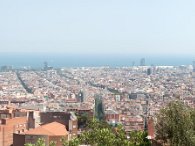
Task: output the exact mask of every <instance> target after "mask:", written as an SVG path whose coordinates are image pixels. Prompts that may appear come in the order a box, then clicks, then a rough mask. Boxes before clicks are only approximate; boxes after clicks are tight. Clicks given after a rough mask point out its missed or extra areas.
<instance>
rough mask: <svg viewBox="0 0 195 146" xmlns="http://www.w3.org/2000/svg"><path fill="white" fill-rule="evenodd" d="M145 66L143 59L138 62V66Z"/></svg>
mask: <svg viewBox="0 0 195 146" xmlns="http://www.w3.org/2000/svg"><path fill="white" fill-rule="evenodd" d="M145 65H146V63H145V58H142V59H141V60H140V66H145Z"/></svg>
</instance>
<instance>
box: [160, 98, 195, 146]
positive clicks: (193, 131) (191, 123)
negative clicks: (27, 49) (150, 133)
mask: <svg viewBox="0 0 195 146" xmlns="http://www.w3.org/2000/svg"><path fill="white" fill-rule="evenodd" d="M156 139H157V140H161V141H162V142H163V143H167V144H169V145H170V146H195V110H194V109H193V108H190V107H188V106H186V105H184V104H183V103H182V102H180V101H174V102H170V103H169V104H168V105H167V106H166V107H165V108H163V109H161V110H160V112H159V114H158V115H157V123H156Z"/></svg>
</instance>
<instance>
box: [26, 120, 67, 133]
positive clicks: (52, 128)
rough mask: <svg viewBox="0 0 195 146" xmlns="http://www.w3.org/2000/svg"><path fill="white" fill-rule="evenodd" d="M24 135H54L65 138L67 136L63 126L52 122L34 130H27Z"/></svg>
mask: <svg viewBox="0 0 195 146" xmlns="http://www.w3.org/2000/svg"><path fill="white" fill-rule="evenodd" d="M25 134H26V135H55V136H65V135H68V131H67V130H66V127H65V126H64V125H63V124H60V123H58V122H52V123H49V124H46V125H43V126H40V127H37V128H35V129H32V130H29V131H27V132H26V133H25Z"/></svg>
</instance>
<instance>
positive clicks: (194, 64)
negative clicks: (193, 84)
mask: <svg viewBox="0 0 195 146" xmlns="http://www.w3.org/2000/svg"><path fill="white" fill-rule="evenodd" d="M192 63H193V64H192V65H193V71H192V77H193V78H195V61H193V62H192Z"/></svg>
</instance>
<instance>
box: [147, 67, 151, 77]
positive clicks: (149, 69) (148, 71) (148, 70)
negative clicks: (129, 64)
mask: <svg viewBox="0 0 195 146" xmlns="http://www.w3.org/2000/svg"><path fill="white" fill-rule="evenodd" d="M151 74H152V68H151V67H150V68H148V69H147V75H148V76H149V75H151Z"/></svg>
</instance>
